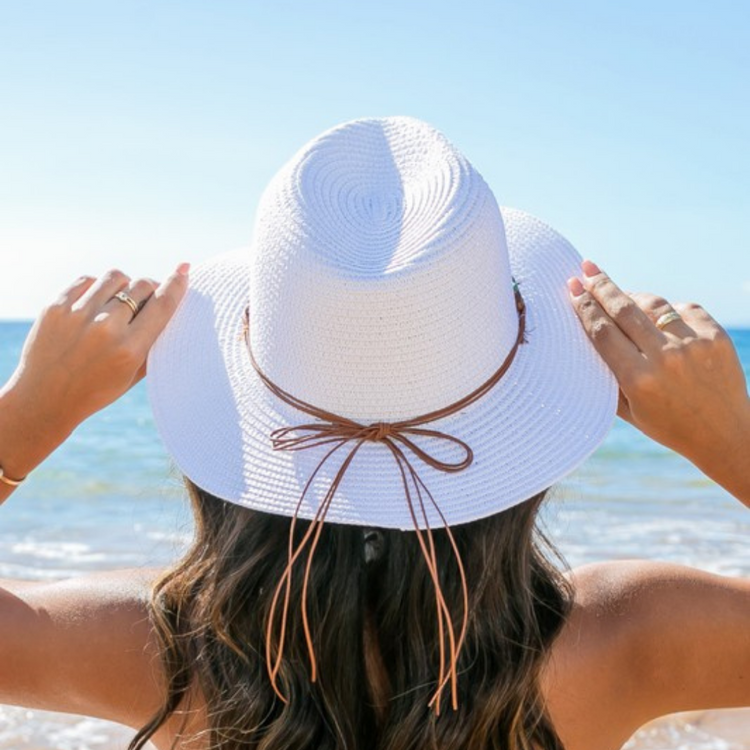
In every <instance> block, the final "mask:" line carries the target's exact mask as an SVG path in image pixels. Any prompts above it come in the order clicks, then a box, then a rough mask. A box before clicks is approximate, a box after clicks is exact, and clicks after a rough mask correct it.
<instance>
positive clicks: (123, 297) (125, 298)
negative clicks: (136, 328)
mask: <svg viewBox="0 0 750 750" xmlns="http://www.w3.org/2000/svg"><path fill="white" fill-rule="evenodd" d="M112 299H116V300H117V301H118V302H124V303H125V304H126V305H127V306H128V307H129V308H130V311H131V312H132V313H133V318H134V317H135V316H136V315H138V313H139V312H140V310H141V308H140V305H139V304H138V303H137V302H136V301H135V300H134V299H133V298H132V297H131V296H130V295H129V294H128V293H127V292H117V294H115V295H114V296H113V297H112ZM133 318H131V320H133Z"/></svg>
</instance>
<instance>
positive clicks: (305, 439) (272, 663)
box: [244, 281, 526, 715]
mask: <svg viewBox="0 0 750 750" xmlns="http://www.w3.org/2000/svg"><path fill="white" fill-rule="evenodd" d="M513 290H514V294H515V300H516V310H517V313H518V334H517V336H516V340H515V343H514V344H513V347H512V349H511V350H510V352H509V353H508V356H507V357H506V358H505V360H504V361H503V363H502V364H501V365H500V367H499V368H498V369H497V370H496V371H495V372H494V373H493V374H492V375H491V376H490V377H489V378H488V379H487V380H486V381H485V382H484V383H482V384H481V385H480V386H479V387H478V388H476V389H474V390H473V391H472V392H471V393H469V394H468V395H466V396H464V397H463V398H461V399H459V400H458V401H456V402H454V403H452V404H450V405H448V406H445V407H443V408H441V409H436V410H435V411H431V412H428V413H427V414H422V415H420V416H418V417H413V418H411V419H405V420H402V421H399V422H375V423H373V424H368V425H363V424H359V423H358V422H355V421H353V420H351V419H347V418H346V417H342V416H339V415H338V414H334V413H332V412H329V411H326V410H324V409H319V408H318V407H316V406H313V405H312V404H309V403H307V402H306V401H303V400H302V399H299V398H297V397H296V396H293V395H291V394H290V393H288V392H287V391H285V390H283V389H282V388H280V387H279V386H278V385H276V384H275V383H273V382H272V381H271V380H270V379H269V378H268V377H267V376H266V375H265V374H264V373H263V372H262V371H261V369H260V367H259V366H258V363H257V362H256V361H255V357H254V356H253V352H252V348H251V346H250V320H249V309H248V310H246V311H245V322H244V335H245V339H246V342H247V348H248V352H249V354H250V361H251V362H252V365H253V367H254V368H255V370H256V371H257V373H258V375H259V376H260V378H261V379H262V380H263V382H264V383H265V384H266V386H268V388H269V389H270V390H271V391H272V392H273V393H274V394H275V395H276V396H278V397H279V398H280V399H282V400H283V401H285V402H286V403H288V404H290V405H291V406H294V407H295V408H297V409H299V410H300V411H304V412H306V413H308V414H310V415H312V416H314V417H317V418H318V419H320V420H323V421H322V422H315V423H310V424H302V425H296V426H289V427H282V428H280V429H277V430H274V431H273V432H271V441H272V444H273V450H289V451H294V450H302V449H305V448H312V447H317V446H320V445H325V444H328V443H334V444H335V445H334V447H333V448H332V449H331V450H330V451H328V453H326V455H325V456H324V457H323V458H322V459H321V461H320V463H319V464H318V466H317V467H316V468H315V470H314V471H313V473H312V475H311V476H310V478H309V479H308V481H307V484H306V485H305V488H304V490H303V491H302V495H301V496H300V498H299V501H298V503H297V506H296V508H295V511H294V515H293V517H292V521H291V524H290V527H289V555H288V561H287V566H286V569H285V570H284V573H283V574H282V576H281V578H280V580H279V582H278V584H277V586H276V590H275V592H274V595H273V599H272V601H271V608H270V612H269V615H268V622H267V627H266V666H267V669H268V674H269V677H270V679H271V685H272V687H273V689H274V692H275V693H276V694H277V695H278V697H279V698H280V699H281V700H282V701H283V702H284V703H287V702H288V701H287V698H286V697H285V696H284V695H283V694H282V693H281V691H280V690H279V688H278V686H277V684H276V683H277V675H278V673H279V669H280V668H281V661H282V657H283V651H284V639H285V635H286V622H287V615H288V610H289V599H290V594H291V580H292V568H293V566H294V563H295V561H296V560H297V558H298V557H299V556H300V555H301V554H302V552H303V551H304V549H305V547H306V546H307V545H308V542H309V541H310V539H311V537H312V543H311V544H310V550H309V552H308V556H307V563H306V566H305V576H304V579H303V584H302V602H301V609H302V625H303V629H304V633H305V640H306V642H307V648H308V652H309V657H310V672H311V675H310V680H311V682H315V681H316V678H317V662H316V659H315V649H314V646H313V638H312V635H311V633H310V625H309V622H308V615H307V588H308V581H309V577H310V568H311V565H312V558H313V554H314V553H315V549H316V547H317V544H318V540H319V539H320V534H321V531H322V528H323V523H324V521H325V517H326V514H327V512H328V509H329V507H330V505H331V502H332V501H333V498H334V495H335V494H336V490H337V489H338V486H339V484H340V483H341V480H342V479H343V477H344V474H345V472H346V470H347V468H348V467H349V464H351V462H352V460H353V459H354V456H355V455H356V453H357V451H358V450H359V448H360V447H361V446H362V444H363V443H364V442H366V441H372V442H379V443H383V444H384V445H386V446H387V448H388V449H389V450H390V451H391V453H392V454H393V457H394V459H395V460H396V465H397V466H398V468H399V471H400V472H401V479H402V481H403V485H404V493H405V496H406V502H407V504H408V507H409V513H410V515H411V518H412V521H413V523H414V530H415V531H416V533H417V540H418V542H419V546H420V548H421V550H422V554H423V556H424V559H425V562H426V564H427V569H428V571H429V573H430V577H431V578H432V581H433V584H434V586H435V603H436V609H437V627H438V641H439V644H440V665H439V677H438V687H437V690H436V691H435V694H434V695H433V697H432V699H431V700H430V702H429V703H428V704H427V705H428V708H429V707H432V706H433V704H435V713H436V715H439V714H440V695H441V693H442V691H443V688H444V687H445V685H446V684H447V683H448V681H450V682H451V698H452V701H451V703H452V706H453V709H454V710H456V709H457V708H458V675H457V663H458V655H459V652H460V650H461V647H462V645H463V642H464V639H465V637H466V629H467V624H468V617H469V596H468V586H467V583H466V574H465V571H464V566H463V562H462V560H461V555H460V553H459V550H458V546H457V545H456V541H455V539H454V537H453V534H452V533H451V530H450V527H449V526H448V524H447V522H446V520H445V517H444V516H443V514H442V512H441V511H440V508H439V507H438V505H437V503H436V502H435V499H434V498H433V497H432V494H431V493H430V491H429V490H428V489H427V487H426V486H425V484H424V482H423V481H422V480H421V479H420V477H419V476H418V474H417V472H416V471H415V469H414V468H413V466H412V465H411V463H410V462H409V459H408V458H407V457H406V455H405V453H404V451H403V449H402V448H401V447H399V445H398V444H399V443H400V444H401V445H402V446H404V447H405V448H408V449H409V450H410V451H411V452H412V453H413V454H414V455H415V456H417V457H418V458H421V459H422V461H424V462H425V463H426V464H428V465H429V466H432V467H433V468H435V469H438V470H439V471H447V472H455V471H463V470H464V469H466V468H467V467H468V466H470V465H471V463H472V461H473V459H474V454H473V452H472V450H471V448H470V447H469V446H468V445H467V444H466V443H465V442H464V441H463V440H459V439H458V438H456V437H454V436H453V435H448V434H447V433H444V432H440V431H438V430H431V429H424V428H420V427H418V425H421V424H424V423H426V422H432V421H434V420H436V419H440V418H441V417H445V416H448V415H449V414H453V413H455V412H457V411H459V410H460V409H463V408H465V407H466V406H468V405H469V404H471V403H473V402H474V401H476V400H477V399H479V398H481V397H482V396H483V395H484V394H485V393H487V391H489V390H490V389H491V388H492V387H493V386H494V385H495V384H496V383H497V382H498V381H499V380H500V378H502V376H503V375H504V374H505V373H506V372H507V371H508V369H509V368H510V366H511V364H512V362H513V360H514V359H515V356H516V353H517V352H518V347H519V346H520V345H521V344H523V343H525V341H526V339H525V331H526V305H525V303H524V300H523V297H522V296H521V293H520V291H519V289H518V284H516V283H515V281H514V286H513ZM291 433H305V434H303V435H301V436H299V435H298V436H296V437H289V435H290V434H291ZM407 435H421V436H424V437H426V438H435V439H439V440H447V441H449V442H452V443H454V444H456V445H457V446H459V447H460V448H462V449H463V451H464V454H465V456H464V458H463V459H462V460H461V461H457V462H448V461H440V460H438V459H436V458H435V457H433V456H431V455H430V454H429V453H427V452H426V451H424V450H423V449H422V448H420V447H419V446H418V445H416V444H415V443H414V442H413V440H411V439H410V438H409V437H407ZM351 440H354V441H356V444H355V445H354V447H353V448H352V450H351V452H350V453H349V455H348V456H347V457H346V458H345V459H344V461H343V463H342V464H341V466H340V467H339V470H338V472H337V474H336V476H335V478H334V479H333V481H332V482H331V485H330V487H329V489H328V492H327V493H326V496H325V497H324V499H323V501H322V502H321V503H320V506H319V507H318V510H317V512H316V514H315V517H314V519H313V521H312V523H311V524H310V526H309V527H308V529H307V532H306V533H305V535H304V537H303V538H302V540H301V541H300V542H299V544H298V545H297V547H296V548H295V546H294V528H295V524H296V522H297V516H298V513H299V509H300V507H301V505H302V501H303V500H304V497H305V495H306V494H307V490H308V488H309V487H310V485H311V483H312V481H313V479H314V478H315V475H316V474H317V473H318V471H319V470H320V468H321V467H322V466H323V465H324V464H325V462H326V461H327V460H328V458H329V457H330V456H331V455H332V454H333V453H335V452H336V451H337V450H338V449H339V448H341V447H342V446H343V445H345V444H346V443H348V442H349V441H351ZM407 472H408V475H409V477H410V478H411V482H412V483H413V485H414V488H415V489H416V494H417V500H418V506H419V510H420V512H421V516H422V519H423V521H424V525H425V527H426V528H425V529H420V528H419V523H418V520H417V512H416V510H415V505H414V501H413V499H412V493H411V491H410V489H409V481H408V479H407ZM420 487H421V488H422V489H423V490H424V491H425V493H426V494H427V497H428V498H429V502H430V504H431V505H432V507H433V508H434V509H435V511H437V513H438V515H439V516H440V518H441V520H442V522H443V525H444V528H445V530H446V533H447V535H448V538H449V540H450V544H451V547H452V549H453V553H454V555H455V558H456V563H457V565H458V570H459V575H460V576H461V586H462V592H463V616H462V622H461V631H460V634H459V637H458V639H456V634H455V629H454V625H453V618H452V617H451V613H450V612H449V609H448V605H447V603H446V601H445V598H444V596H443V592H442V589H441V586H440V579H439V573H438V563H437V557H436V554H435V544H434V540H433V536H432V529H431V528H430V524H429V520H428V517H427V510H426V507H425V502H424V499H423V497H422V492H421V490H420ZM425 536H426V537H427V541H425V538H424V537H425ZM284 584H286V586H284ZM282 588H285V590H284V601H283V605H282V614H281V624H280V630H279V636H278V641H277V643H278V645H277V646H276V649H275V651H276V658H275V659H274V658H273V657H274V648H273V645H274V639H273V628H274V624H275V621H276V616H275V615H276V608H277V606H278V601H279V597H280V596H281V590H282ZM446 635H447V638H448V648H449V650H450V657H449V660H448V665H447V666H446V663H445V662H446V653H445V638H446Z"/></svg>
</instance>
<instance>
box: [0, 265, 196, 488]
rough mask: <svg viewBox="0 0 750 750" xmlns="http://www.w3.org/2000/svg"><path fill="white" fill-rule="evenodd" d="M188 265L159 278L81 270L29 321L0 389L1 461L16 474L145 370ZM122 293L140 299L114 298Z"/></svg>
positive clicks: (182, 285) (7, 470) (178, 296)
mask: <svg viewBox="0 0 750 750" xmlns="http://www.w3.org/2000/svg"><path fill="white" fill-rule="evenodd" d="M188 268H189V267H188V265H187V264H181V265H180V266H179V267H178V268H177V270H176V271H175V273H174V274H172V276H170V277H169V278H168V279H167V280H166V281H164V282H163V283H162V284H159V285H157V284H156V282H154V281H151V280H148V279H140V280H137V281H131V280H130V278H129V277H128V276H126V275H125V274H124V273H122V272H121V271H114V270H113V271H109V272H108V273H106V274H105V275H104V276H102V277H100V278H98V279H95V278H92V277H82V278H80V279H78V281H76V282H75V283H74V284H73V285H71V286H70V287H68V288H67V289H66V290H65V291H64V292H63V293H62V294H61V295H60V297H59V298H58V299H57V300H56V301H55V302H53V303H52V304H50V305H49V306H47V307H46V308H45V309H44V311H43V312H42V314H41V315H40V316H39V318H38V319H37V320H36V322H35V323H34V325H33V327H32V329H31V332H30V333H29V336H28V338H27V339H26V343H25V344H24V348H23V352H22V354H21V360H20V362H19V365H18V368H17V369H16V371H15V373H14V374H13V376H12V377H11V379H10V380H9V381H8V383H7V384H6V385H5V386H4V387H3V388H2V389H0V466H1V467H2V469H3V471H4V472H5V474H6V476H9V477H13V476H16V477H19V478H20V477H22V476H24V475H25V474H26V473H28V472H29V471H30V470H31V469H32V468H34V466H36V464H37V463H39V462H40V461H41V460H42V459H43V458H44V457H46V455H48V454H49V453H50V452H51V451H52V450H54V448H55V447H57V446H58V445H59V444H60V443H62V442H63V441H64V440H65V439H66V438H67V437H68V435H69V434H70V433H71V432H72V431H73V430H74V429H75V428H76V427H77V426H78V425H79V424H80V423H81V422H83V421H84V420H85V419H86V418H87V417H89V416H90V415H92V414H93V413H94V412H96V411H99V410H100V409H102V408H104V407H105V406H107V405H108V404H111V403H112V402H113V401H115V400H117V399H118V398H119V397H120V396H121V395H122V394H123V393H125V392H126V391H127V390H128V389H130V388H131V387H132V386H133V385H134V384H135V383H137V382H138V381H139V380H140V379H141V378H142V377H143V376H144V375H145V367H146V356H147V355H148V351H149V349H150V348H151V345H152V344H153V343H154V341H155V340H156V338H157V336H158V335H159V333H161V331H162V330H163V329H164V327H165V326H166V324H167V322H168V321H169V319H170V318H171V316H172V314H173V313H174V312H175V310H176V309H177V306H178V304H179V302H180V300H181V299H182V296H183V295H184V293H185V290H186V289H187V272H188ZM118 292H125V293H126V295H127V296H128V297H130V298H131V299H132V300H133V301H134V302H135V303H136V304H137V306H138V312H137V314H134V312H133V310H132V309H131V307H130V305H129V304H127V302H124V301H121V300H119V299H117V298H116V297H115V295H116V294H117V293H118Z"/></svg>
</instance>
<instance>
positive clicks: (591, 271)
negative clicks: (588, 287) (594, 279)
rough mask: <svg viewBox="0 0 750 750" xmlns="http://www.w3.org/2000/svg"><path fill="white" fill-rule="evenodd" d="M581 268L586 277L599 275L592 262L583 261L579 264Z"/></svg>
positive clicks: (599, 271) (598, 270)
mask: <svg viewBox="0 0 750 750" xmlns="http://www.w3.org/2000/svg"><path fill="white" fill-rule="evenodd" d="M581 268H583V272H584V273H585V274H586V276H596V274H598V273H601V269H600V268H599V266H597V265H596V263H594V261H593V260H584V261H583V263H581Z"/></svg>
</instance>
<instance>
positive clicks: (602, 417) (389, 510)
mask: <svg viewBox="0 0 750 750" xmlns="http://www.w3.org/2000/svg"><path fill="white" fill-rule="evenodd" d="M501 214H502V218H503V222H504V224H505V231H506V238H507V244H508V251H509V255H510V265H511V269H512V272H513V275H514V277H515V279H516V280H517V281H518V282H519V284H520V289H521V293H522V294H523V297H524V300H525V302H526V308H527V335H526V337H527V339H528V341H527V343H525V344H523V345H522V346H521V347H520V348H519V350H518V353H517V355H516V357H515V359H514V361H513V363H512V365H511V367H510V369H509V370H508V372H507V373H506V374H505V375H504V376H503V378H502V379H501V380H500V382H499V383H498V384H497V385H495V386H494V387H493V388H492V389H490V391H489V392H488V393H486V394H485V395H484V396H482V398H480V399H479V400H478V401H476V402H474V403H473V404H471V405H470V406H469V407H468V408H465V409H462V410H460V411H459V412H457V413H454V414H452V415H449V416H447V417H444V418H442V419H439V420H435V421H434V422H432V423H430V424H429V425H426V426H428V427H430V428H431V429H435V430H440V431H442V432H445V433H447V434H449V435H453V436H455V437H457V438H459V439H461V440H463V441H464V442H466V443H468V445H469V446H470V447H471V449H472V451H473V454H474V460H473V462H472V464H471V465H470V466H469V467H468V468H466V469H464V470H463V471H459V472H453V473H448V472H442V471H438V470H436V469H434V468H433V467H430V466H428V465H426V464H424V463H423V462H422V461H421V460H420V459H419V458H417V457H416V456H412V455H408V458H409V459H410V461H411V462H412V465H413V466H414V468H415V470H416V471H417V473H418V474H419V476H420V478H421V479H422V481H423V482H424V483H425V485H426V487H427V488H428V489H429V491H430V493H431V494H432V496H433V497H434V499H435V501H436V503H437V504H438V505H439V507H440V511H441V512H442V514H443V517H444V518H445V520H446V522H447V523H449V524H450V525H455V524H461V523H466V522H469V521H474V520H477V519H479V518H484V517H486V516H489V515H491V514H494V513H498V512H500V511H502V510H504V509H506V508H509V507H511V506H513V505H516V504H517V503H520V502H523V501H524V500H527V499H528V498H530V497H532V496H534V495H536V494H537V493H539V492H540V491H542V490H544V489H546V488H548V487H550V486H551V485H553V484H555V483H556V482H558V481H560V480H561V479H562V478H563V477H565V476H566V475H568V474H569V473H570V472H572V471H573V470H574V469H575V468H577V467H578V466H579V465H580V464H581V463H582V462H583V461H584V460H585V459H586V458H587V457H588V456H589V455H591V453H592V452H593V451H594V450H595V449H596V448H597V447H598V446H599V445H600V444H601V442H602V441H603V440H604V438H605V437H606V435H607V433H608V431H609V430H610V428H611V426H612V423H613V421H614V418H615V415H616V410H617V395H618V387H617V382H616V380H615V378H614V376H613V374H612V372H611V371H610V370H609V368H608V367H607V366H606V365H605V363H604V362H603V360H602V359H601V358H600V356H599V355H598V353H597V352H596V350H595V349H594V347H593V345H592V344H591V342H590V341H589V339H588V337H587V336H586V334H585V332H584V330H583V328H582V326H581V324H580V322H579V320H578V318H577V316H576V314H575V311H574V310H573V308H572V305H571V304H570V299H569V295H568V291H567V286H566V280H567V279H568V278H569V277H571V276H575V275H578V274H579V273H580V261H581V257H580V255H579V254H578V252H577V251H576V250H575V249H574V248H573V247H572V246H571V245H570V243H568V242H567V241H566V240H565V239H564V238H563V237H562V236H560V235H559V234H558V233H557V232H555V231H554V230H553V229H551V228H550V227H548V226H547V225H546V224H544V223H543V222H541V221H540V220H538V219H536V218H535V217H533V216H531V215H529V214H527V213H524V212H522V211H519V210H517V209H511V208H501ZM247 263H248V253H247V251H244V252H239V251H238V252H233V253H227V254H224V255H221V256H217V257H216V258H214V259H212V260H210V261H208V262H206V263H203V264H201V265H199V266H197V267H196V268H195V269H194V270H193V271H192V273H191V280H190V288H189V290H188V292H187V294H186V296H185V298H184V299H183V301H182V302H181V304H180V307H179V309H178V311H177V313H176V314H175V315H174V317H173V318H172V320H171V321H170V322H169V324H168V326H167V327H166V329H165V330H164V331H163V333H162V334H161V336H160V337H159V339H158V340H157V342H156V343H155V345H154V346H153V347H152V349H151V352H150V354H149V359H148V378H147V381H148V394H149V399H150V401H151V406H152V409H153V413H154V418H155V421H156V426H157V429H158V431H159V433H160V435H161V437H162V439H163V441H164V444H165V446H166V448H167V450H168V452H169V454H170V455H171V456H172V458H173V459H174V461H175V463H176V465H177V467H178V468H179V469H180V471H182V472H183V473H184V474H185V475H186V476H187V477H188V478H189V479H190V480H192V481H193V482H194V483H195V484H197V485H198V486H200V487H202V488H203V489H204V490H206V491H208V492H210V493H211V494H212V495H215V496H216V497H219V498H222V499H224V500H226V501H229V502H232V503H236V504H239V505H243V506H246V507H249V508H253V509H256V510H260V511H265V512H268V513H275V514H281V515H285V516H292V515H294V513H295V509H296V508H297V505H298V503H299V501H300V497H301V495H302V493H303V490H304V488H305V486H306V484H307V483H308V480H309V479H310V477H311V475H312V474H313V472H315V470H316V467H317V466H318V464H319V463H320V461H321V459H322V458H323V457H324V456H325V455H326V453H328V452H329V451H330V445H328V446H320V447H317V448H308V449H305V450H297V451H285V450H273V448H272V444H271V439H270V433H271V432H272V431H273V430H275V429H277V428H281V427H287V426H289V425H294V424H303V423H309V422H310V421H311V419H312V418H311V417H310V416H309V415H308V414H305V413H303V412H300V411H298V410H296V409H295V408H293V407H291V406H289V405H288V404H286V403H285V402H283V401H282V400H281V399H279V398H277V397H276V396H274V394H273V393H271V392H270V390H269V389H268V387H267V386H266V385H265V384H264V383H263V382H262V380H261V379H260V377H259V376H258V374H257V373H256V371H255V370H254V368H253V367H252V364H251V362H250V358H249V356H248V351H247V348H246V342H245V338H244V336H243V321H244V314H245V310H246V307H247V302H248V266H247ZM499 364H500V363H499V362H498V366H499ZM415 416H416V415H415ZM416 442H418V443H419V444H420V446H421V447H423V448H424V449H425V450H426V451H427V452H428V453H431V454H433V455H435V456H436V457H437V458H441V459H443V460H457V459H458V460H460V458H461V455H458V454H457V453H456V448H455V446H450V445H448V446H446V445H444V444H438V443H439V442H440V441H437V440H435V439H430V438H427V439H424V440H423V441H420V440H419V439H417V440H416ZM352 447H353V446H352ZM348 453H349V449H348V448H347V447H346V446H344V447H342V448H341V449H340V450H338V451H337V452H336V453H334V454H333V455H332V456H331V457H330V458H329V459H328V460H327V461H326V462H325V463H324V464H323V466H322V467H321V468H320V469H319V470H318V471H317V474H316V475H315V478H314V480H313V481H312V482H311V484H310V486H309V488H308V490H307V493H306V495H305V498H304V500H303V502H302V503H301V505H300V507H299V511H298V515H299V517H300V518H308V519H311V518H313V517H314V516H315V514H316V512H317V510H318V507H319V504H320V502H321V501H322V499H323V498H324V496H325V494H326V491H327V490H328V488H329V486H330V483H331V481H332V479H333V478H334V476H335V475H336V471H337V470H338V468H339V466H340V465H341V462H342V461H343V460H344V458H345V456H346V454H348ZM407 453H408V451H407ZM414 493H415V490H414V489H413V490H412V494H413V495H414ZM425 503H426V505H425V511H426V514H427V517H428V520H429V525H430V526H432V527H438V526H442V525H443V522H442V520H441V517H440V515H439V514H438V513H437V512H436V511H435V509H434V508H433V507H431V505H430V504H429V501H428V500H427V498H426V497H425ZM418 521H419V526H420V527H421V528H424V527H425V526H426V524H425V522H424V518H423V517H421V509H420V511H419V513H418ZM326 522H332V523H346V524H356V525H363V526H381V527H390V528H401V529H413V528H414V521H413V519H412V516H411V513H410V511H409V507H408V504H407V502H406V498H405V492H404V487H403V483H402V477H401V473H400V470H399V468H398V466H397V464H396V462H395V459H394V457H393V454H392V453H391V452H390V451H389V450H388V449H387V446H384V445H382V444H378V443H365V444H363V445H362V446H361V448H360V449H359V450H358V452H357V455H356V456H355V458H354V460H353V461H352V463H351V465H350V466H349V467H348V469H347V471H346V474H345V476H344V480H343V481H342V483H341V484H340V486H339V488H338V490H337V492H336V495H335V497H334V499H333V501H332V503H331V505H330V508H329V510H328V512H327V515H326Z"/></svg>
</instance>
